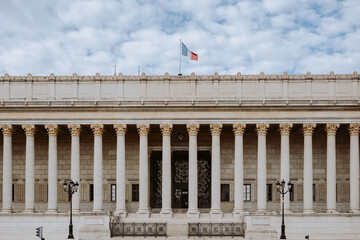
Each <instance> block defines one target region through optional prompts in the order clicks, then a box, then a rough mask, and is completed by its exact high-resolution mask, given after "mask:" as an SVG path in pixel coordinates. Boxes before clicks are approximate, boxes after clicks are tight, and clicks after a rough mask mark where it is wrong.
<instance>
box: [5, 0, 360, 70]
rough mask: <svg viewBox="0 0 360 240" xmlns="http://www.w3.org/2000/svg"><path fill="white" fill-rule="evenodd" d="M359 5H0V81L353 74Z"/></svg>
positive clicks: (173, 1) (343, 1) (341, 1)
mask: <svg viewBox="0 0 360 240" xmlns="http://www.w3.org/2000/svg"><path fill="white" fill-rule="evenodd" d="M359 12H360V1H357V0H328V1H320V0H299V1H288V0H242V1H231V0H223V1H220V0H218V1H207V0H198V1H192V0H184V1H177V0H169V1H166V0H158V1H143V0H136V1H135V0H134V1H128V0H107V1H101V0H74V1H70V0H62V1H56V2H53V1H51V2H50V1H46V0H40V1H35V2H31V4H30V3H29V2H28V1H25V0H15V1H2V2H1V4H0V37H1V39H2V44H1V45H0V74H2V75H3V74H5V73H9V74H10V75H26V74H27V73H28V72H31V73H32V74H33V75H49V74H50V73H52V72H53V73H55V74H56V75H71V74H72V73H74V72H76V73H78V74H79V75H89V74H95V73H97V72H99V73H101V74H112V73H113V66H114V65H115V64H116V65H117V69H118V72H119V71H121V72H123V73H124V74H137V71H138V67H140V68H141V71H144V72H146V73H147V74H148V75H157V74H159V75H162V74H164V73H165V72H169V73H170V74H174V75H175V74H177V73H178V72H179V39H180V38H181V39H182V40H183V42H184V43H185V44H186V45H187V46H188V48H190V49H191V50H192V51H194V52H196V53H198V54H199V61H198V62H194V61H190V60H188V59H186V58H182V72H183V74H190V73H191V72H195V73H196V74H213V73H214V72H219V74H236V73H237V72H239V71H240V72H242V73H243V74H258V73H259V72H265V73H267V74H282V73H283V72H285V71H287V72H289V73H295V74H297V73H299V74H302V73H306V72H307V71H311V72H313V73H328V72H330V71H334V72H335V73H352V72H353V71H355V70H357V71H359V64H360V61H359V60H360V47H359V44H358V43H359V42H360V15H359V14H358V13H359Z"/></svg>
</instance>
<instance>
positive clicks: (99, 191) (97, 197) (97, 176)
mask: <svg viewBox="0 0 360 240" xmlns="http://www.w3.org/2000/svg"><path fill="white" fill-rule="evenodd" d="M90 127H91V129H92V130H93V133H94V208H93V211H94V212H102V211H103V205H102V198H103V186H102V180H103V179H102V178H103V176H102V168H103V166H102V157H103V156H102V134H103V130H104V125H103V124H91V125H90Z"/></svg>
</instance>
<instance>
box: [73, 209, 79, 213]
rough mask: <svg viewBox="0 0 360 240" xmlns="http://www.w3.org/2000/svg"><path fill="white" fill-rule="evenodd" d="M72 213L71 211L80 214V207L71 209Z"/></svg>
mask: <svg viewBox="0 0 360 240" xmlns="http://www.w3.org/2000/svg"><path fill="white" fill-rule="evenodd" d="M72 213H73V214H80V209H73V210H72Z"/></svg>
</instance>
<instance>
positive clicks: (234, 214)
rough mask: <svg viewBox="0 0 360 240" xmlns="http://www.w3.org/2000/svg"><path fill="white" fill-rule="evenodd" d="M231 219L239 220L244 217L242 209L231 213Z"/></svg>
mask: <svg viewBox="0 0 360 240" xmlns="http://www.w3.org/2000/svg"><path fill="white" fill-rule="evenodd" d="M232 214H233V218H241V217H242V216H244V215H245V212H244V209H236V210H234V211H233V212H232Z"/></svg>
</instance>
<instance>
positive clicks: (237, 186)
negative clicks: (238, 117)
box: [233, 123, 246, 218]
mask: <svg viewBox="0 0 360 240" xmlns="http://www.w3.org/2000/svg"><path fill="white" fill-rule="evenodd" d="M245 127H246V124H241V123H238V124H234V125H233V131H234V134H235V159H234V165H235V166H234V211H233V216H234V217H235V218H240V215H241V214H243V213H244V151H243V135H244V131H245Z"/></svg>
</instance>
